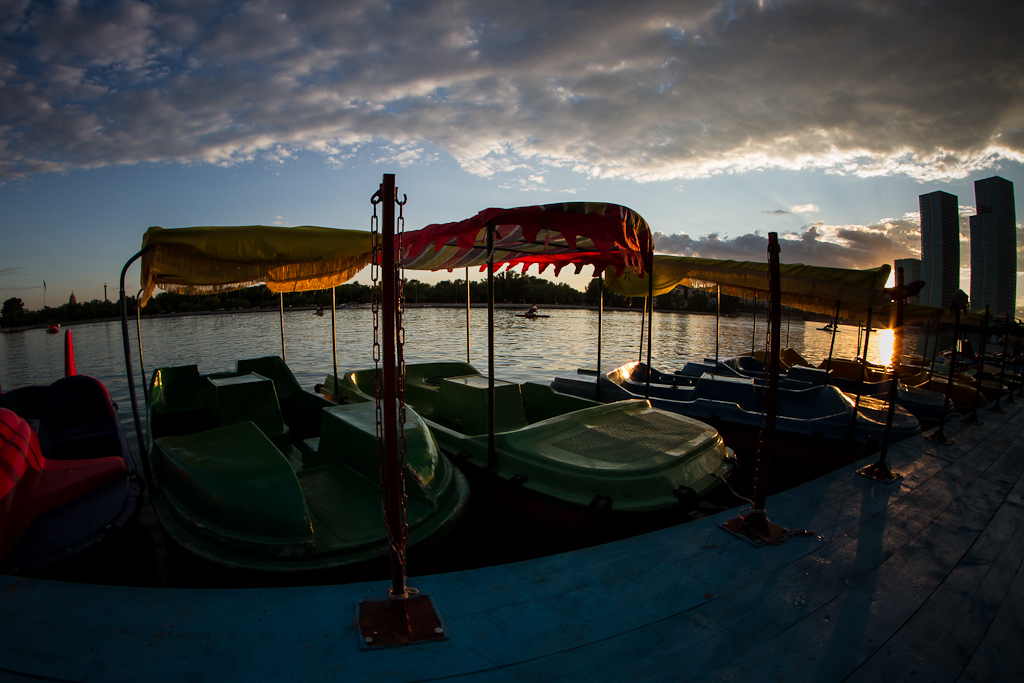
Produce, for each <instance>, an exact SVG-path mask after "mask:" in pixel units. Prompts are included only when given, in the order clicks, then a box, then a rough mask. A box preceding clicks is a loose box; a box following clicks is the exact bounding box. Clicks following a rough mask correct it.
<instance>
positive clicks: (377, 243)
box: [370, 192, 391, 539]
mask: <svg viewBox="0 0 1024 683" xmlns="http://www.w3.org/2000/svg"><path fill="white" fill-rule="evenodd" d="M380 202H381V197H380V192H377V193H375V194H374V195H373V196H372V197H371V198H370V204H372V205H373V217H372V218H370V244H371V247H372V250H373V253H372V260H371V261H370V282H371V284H370V308H371V309H372V311H373V397H374V402H375V406H376V433H377V471H378V477H379V488H380V502H381V511H382V512H383V514H384V529H385V532H386V533H387V536H388V538H389V539H390V538H391V529H390V527H389V525H388V514H387V503H386V501H387V486H386V483H385V482H386V477H385V474H384V469H385V468H384V409H383V406H382V401H383V396H382V394H383V390H382V384H383V379H382V377H381V369H380V327H379V326H380V262H381V239H380V224H379V219H378V218H377V205H378V204H380Z"/></svg>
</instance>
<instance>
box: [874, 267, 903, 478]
mask: <svg viewBox="0 0 1024 683" xmlns="http://www.w3.org/2000/svg"><path fill="white" fill-rule="evenodd" d="M892 344H893V349H892V355H893V357H894V358H899V357H900V354H901V353H902V351H903V269H902V268H897V269H896V324H895V325H894V326H893V342H892ZM864 355H865V356H866V355H867V354H866V353H865V354H864ZM899 382H900V380H899V378H898V377H897V376H896V371H895V368H894V369H893V373H892V376H891V377H890V378H889V406H888V410H887V411H886V413H885V432H883V436H882V450H881V452H880V453H879V456H878V462H877V463H876V464H875V467H874V476H875V477H876V478H880V479H887V480H889V479H892V477H893V475H892V472H891V471H890V470H889V466H888V465H887V464H886V462H885V456H886V453H887V452H888V450H889V439H890V438H892V421H893V417H894V416H895V414H896V399H897V397H898V396H899Z"/></svg>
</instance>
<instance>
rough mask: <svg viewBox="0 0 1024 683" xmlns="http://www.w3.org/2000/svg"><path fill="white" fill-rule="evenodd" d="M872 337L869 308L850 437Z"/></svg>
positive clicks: (862, 386)
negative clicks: (869, 342) (869, 339)
mask: <svg viewBox="0 0 1024 683" xmlns="http://www.w3.org/2000/svg"><path fill="white" fill-rule="evenodd" d="M870 336H871V306H868V323H867V326H865V327H864V357H863V358H861V360H860V378H859V379H858V381H857V398H856V399H855V400H854V402H853V418H852V419H851V420H850V435H851V436H853V430H854V428H855V427H856V425H857V411H859V410H860V397H861V394H863V393H864V373H865V372H866V371H867V363H868V338H869V337H870Z"/></svg>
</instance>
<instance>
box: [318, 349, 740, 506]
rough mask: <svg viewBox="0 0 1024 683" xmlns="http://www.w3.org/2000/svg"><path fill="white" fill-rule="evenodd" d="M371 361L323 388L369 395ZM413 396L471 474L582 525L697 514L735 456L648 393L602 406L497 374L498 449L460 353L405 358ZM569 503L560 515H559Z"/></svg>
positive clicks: (347, 395) (362, 397)
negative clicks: (454, 357) (452, 358)
mask: <svg viewBox="0 0 1024 683" xmlns="http://www.w3.org/2000/svg"><path fill="white" fill-rule="evenodd" d="M373 375H374V370H372V369H369V370H360V371H355V372H351V371H350V372H345V373H343V374H340V375H339V377H338V382H337V384H335V380H334V377H333V376H328V377H327V379H326V380H325V383H324V384H323V385H319V386H318V387H317V390H318V391H320V392H321V393H323V394H324V395H325V396H327V397H328V398H330V399H332V400H336V401H339V402H343V403H348V404H356V405H358V404H360V403H363V404H366V403H367V402H370V401H372V400H373V399H372V396H373ZM405 382H406V383H405V400H406V403H407V404H408V405H410V406H412V407H413V408H415V410H416V412H417V413H418V414H419V415H420V416H421V417H422V418H423V419H424V421H425V422H427V424H429V426H430V428H431V431H432V432H433V433H434V436H435V437H436V438H437V442H438V444H439V445H440V446H441V450H442V451H444V452H445V453H447V454H449V455H451V456H452V457H453V458H454V459H455V460H456V462H458V463H460V464H462V465H464V469H465V471H466V472H467V474H469V476H470V479H471V480H472V481H474V484H475V483H477V482H478V481H479V482H483V483H487V484H492V485H496V486H494V487H492V490H496V491H497V492H498V493H511V494H512V495H509V496H507V498H508V499H509V500H510V501H511V500H515V501H516V502H517V503H524V502H527V503H529V504H527V505H520V507H521V508H522V509H523V510H524V511H525V512H527V513H537V515H543V518H544V519H545V520H547V521H551V522H564V523H566V524H567V525H576V524H580V523H582V522H584V521H588V520H589V521H590V522H593V521H595V518H597V520H598V521H600V519H601V518H602V517H606V516H609V515H611V516H614V517H616V518H620V519H621V518H627V519H628V518H631V517H632V518H635V517H638V516H652V515H656V514H665V513H672V512H680V511H681V512H683V513H688V512H689V511H691V510H692V509H693V508H694V507H695V506H696V505H697V504H698V503H699V501H700V499H701V498H702V497H703V496H704V495H705V494H707V493H708V492H709V491H711V490H712V489H713V488H714V487H715V486H717V485H718V484H719V483H721V481H722V479H723V478H724V477H725V476H727V475H728V474H729V472H730V471H731V470H732V467H733V464H734V462H735V457H734V455H733V453H732V452H731V451H730V450H729V449H728V448H726V447H725V445H724V444H723V443H722V439H721V437H720V436H719V435H718V432H717V431H715V430H714V429H713V428H711V427H709V426H707V425H705V424H703V423H701V422H697V421H696V420H692V419H690V418H687V417H684V416H682V415H676V414H673V413H669V412H666V411H662V410H658V409H656V408H652V407H651V405H650V403H648V402H647V401H645V400H635V401H621V402H619V403H613V404H600V403H597V402H595V401H590V400H587V399H582V398H577V397H574V396H568V395H566V394H559V393H556V392H555V391H552V390H551V388H550V387H548V386H545V385H542V384H536V383H532V382H527V383H524V384H516V383H513V382H503V381H500V380H495V390H494V403H495V410H494V413H495V428H494V431H495V435H494V448H495V452H494V455H492V456H491V458H490V459H489V457H488V453H489V446H488V441H489V437H488V432H489V426H488V422H489V417H488V407H487V406H488V401H487V392H488V379H487V378H486V377H484V376H483V375H481V374H480V373H479V372H477V371H476V369H475V368H473V366H472V365H469V364H467V363H460V362H442V363H423V364H410V365H407V366H406V373H405ZM559 513H560V514H559ZM531 516H533V515H531Z"/></svg>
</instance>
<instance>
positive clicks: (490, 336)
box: [487, 225, 498, 472]
mask: <svg viewBox="0 0 1024 683" xmlns="http://www.w3.org/2000/svg"><path fill="white" fill-rule="evenodd" d="M487 467H488V468H489V469H490V470H491V471H492V472H497V471H498V451H497V450H496V449H495V448H494V226H493V225H488V226H487Z"/></svg>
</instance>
